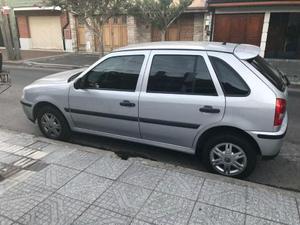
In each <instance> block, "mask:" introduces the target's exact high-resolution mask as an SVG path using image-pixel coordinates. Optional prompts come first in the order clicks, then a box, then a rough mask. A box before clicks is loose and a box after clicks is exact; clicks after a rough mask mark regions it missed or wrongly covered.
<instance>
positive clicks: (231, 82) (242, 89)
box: [209, 56, 250, 97]
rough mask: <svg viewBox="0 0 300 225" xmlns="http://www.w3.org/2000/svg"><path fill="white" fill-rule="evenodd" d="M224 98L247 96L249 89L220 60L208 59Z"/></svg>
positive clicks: (238, 76) (236, 74)
mask: <svg viewBox="0 0 300 225" xmlns="http://www.w3.org/2000/svg"><path fill="white" fill-rule="evenodd" d="M209 58H210V60H211V63H212V65H213V67H214V70H215V72H216V74H217V77H218V79H219V81H220V83H221V86H222V89H223V91H224V94H225V95H226V96H233V97H234V96H236V97H238V96H247V95H249V93H250V89H249V87H248V86H247V84H246V83H245V81H244V80H243V79H242V78H241V77H240V75H239V74H238V73H237V72H236V71H235V70H234V69H233V68H232V67H231V66H230V65H228V64H227V63H226V62H224V61H223V60H222V59H219V58H216V57H212V56H211V57H209Z"/></svg>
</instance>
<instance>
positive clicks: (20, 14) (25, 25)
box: [15, 10, 77, 52]
mask: <svg viewBox="0 0 300 225" xmlns="http://www.w3.org/2000/svg"><path fill="white" fill-rule="evenodd" d="M15 13H16V17H17V24H18V30H19V36H20V46H21V49H23V50H29V49H32V48H33V44H32V37H31V33H30V23H29V17H35V16H39V17H43V16H48V17H49V16H57V17H60V27H59V28H58V29H57V30H58V32H63V33H62V36H63V40H62V42H64V47H65V51H68V52H74V51H76V49H77V43H76V24H75V19H74V16H73V15H72V14H71V13H69V14H67V13H61V11H39V10H37V11H35V10H32V11H18V10H17V11H16V12H15ZM68 15H69V18H68ZM68 21H69V22H68ZM61 50H63V49H61Z"/></svg>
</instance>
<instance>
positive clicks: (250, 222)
mask: <svg viewBox="0 0 300 225" xmlns="http://www.w3.org/2000/svg"><path fill="white" fill-rule="evenodd" d="M245 225H283V224H282V223H275V222H272V221H269V220H264V219H261V218H257V217H253V216H247V217H246V223H245Z"/></svg>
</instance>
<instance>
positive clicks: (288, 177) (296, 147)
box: [0, 67, 300, 191]
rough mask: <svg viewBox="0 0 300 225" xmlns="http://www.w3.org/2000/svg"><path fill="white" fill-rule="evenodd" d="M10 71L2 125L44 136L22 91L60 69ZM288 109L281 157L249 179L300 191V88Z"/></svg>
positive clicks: (97, 140) (195, 165) (164, 154)
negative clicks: (24, 102)
mask: <svg viewBox="0 0 300 225" xmlns="http://www.w3.org/2000/svg"><path fill="white" fill-rule="evenodd" d="M7 68H8V69H9V70H10V73H11V76H12V84H13V85H12V87H11V88H10V89H8V90H7V91H5V92H4V93H2V94H0V126H1V127H3V128H8V129H11V130H16V131H21V132H25V133H31V134H35V135H41V133H40V131H39V130H38V127H37V125H35V124H33V123H31V122H30V121H28V120H27V119H26V117H25V115H24V114H23V111H22V108H21V105H20V103H19V101H20V97H21V95H22V89H23V87H24V86H26V85H28V84H30V83H31V82H33V81H34V80H36V79H38V78H41V77H44V76H46V75H48V74H51V73H54V72H58V71H59V70H54V69H37V68H27V67H7ZM288 110H289V118H290V123H289V130H288V133H287V136H286V141H285V143H284V147H283V148H282V151H281V153H280V155H279V156H278V157H277V158H276V159H274V160H270V161H259V162H258V165H257V168H256V170H255V171H254V173H253V174H252V175H251V176H250V177H249V178H247V179H248V180H250V181H252V182H256V183H261V184H266V185H270V186H275V187H281V188H286V189H291V190H297V191H300V113H299V110H300V89H299V91H293V92H290V93H289V104H288ZM71 142H74V143H77V144H81V145H89V146H93V147H97V148H101V149H107V150H111V151H114V152H116V153H117V154H118V155H119V156H121V157H122V158H127V157H144V158H149V159H152V160H156V161H162V162H167V163H172V164H175V165H180V166H184V167H188V168H192V169H198V170H205V169H204V168H203V166H202V165H201V163H200V161H199V160H198V159H197V158H196V157H195V156H193V155H187V154H183V153H178V152H173V151H170V150H166V149H162V148H157V147H151V146H146V145H141V144H136V143H129V142H125V141H120V140H115V139H111V138H104V137H97V136H92V135H85V134H78V133H77V134H73V136H72V138H71Z"/></svg>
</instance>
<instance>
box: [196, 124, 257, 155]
mask: <svg viewBox="0 0 300 225" xmlns="http://www.w3.org/2000/svg"><path fill="white" fill-rule="evenodd" d="M224 133H226V134H228V133H230V134H236V135H241V136H243V137H245V138H246V139H248V140H249V141H250V143H251V144H252V145H253V146H254V147H255V150H256V153H257V154H258V155H262V154H261V150H260V147H259V145H258V143H257V142H256V140H255V139H254V138H253V137H252V136H251V135H249V134H248V133H247V132H245V131H243V130H242V129H240V128H237V127H231V126H218V127H212V128H210V129H208V130H206V131H205V132H204V133H203V134H201V135H200V137H199V138H198V140H197V144H196V153H197V154H199V153H201V151H202V148H201V146H203V145H204V143H205V141H206V140H207V139H209V138H210V137H212V136H214V135H218V134H224Z"/></svg>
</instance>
